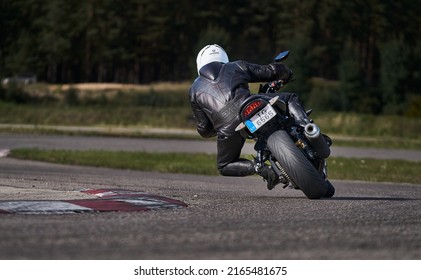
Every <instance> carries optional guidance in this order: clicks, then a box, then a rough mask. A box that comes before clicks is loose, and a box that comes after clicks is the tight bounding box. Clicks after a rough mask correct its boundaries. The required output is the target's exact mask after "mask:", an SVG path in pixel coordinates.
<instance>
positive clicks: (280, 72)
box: [270, 63, 293, 84]
mask: <svg viewBox="0 0 421 280" xmlns="http://www.w3.org/2000/svg"><path fill="white" fill-rule="evenodd" d="M270 66H272V68H273V70H275V72H276V74H277V77H276V79H277V80H282V82H283V83H284V84H287V83H288V82H290V81H291V80H292V78H293V73H292V70H291V69H289V68H288V67H287V66H286V65H285V64H282V63H272V64H270Z"/></svg>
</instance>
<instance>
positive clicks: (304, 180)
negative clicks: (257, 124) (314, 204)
mask: <svg viewBox="0 0 421 280" xmlns="http://www.w3.org/2000/svg"><path fill="white" fill-rule="evenodd" d="M267 146H268V148H269V150H270V151H271V152H272V155H273V156H274V157H275V158H276V159H277V160H278V162H279V164H280V165H281V166H282V168H283V169H284V170H285V172H286V173H287V174H288V176H289V177H290V179H291V180H292V181H293V184H295V185H296V186H297V187H299V188H300V189H301V190H302V191H303V193H304V194H305V195H306V196H307V198H309V199H318V198H321V197H325V195H326V194H327V193H328V185H327V184H326V181H325V180H324V179H323V178H322V177H321V176H320V174H319V172H318V171H317V170H316V168H314V166H313V165H312V164H311V162H310V161H308V160H307V158H306V157H305V156H304V154H303V153H302V152H301V150H300V149H299V148H298V147H297V146H295V144H294V142H293V141H292V139H291V137H290V136H289V135H288V133H287V132H286V131H284V130H278V131H275V132H274V133H273V134H272V135H271V136H269V138H268V141H267ZM332 195H333V194H332Z"/></svg>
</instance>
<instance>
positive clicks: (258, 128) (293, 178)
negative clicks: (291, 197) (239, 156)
mask: <svg viewBox="0 0 421 280" xmlns="http://www.w3.org/2000/svg"><path fill="white" fill-rule="evenodd" d="M288 55H289V51H285V52H282V53H280V54H279V55H278V56H277V57H276V58H275V62H279V61H282V60H284V59H286V58H287V57H288ZM284 85H285V82H284V81H282V80H280V81H273V82H271V83H268V84H266V85H264V86H263V85H260V90H259V93H258V94H252V95H251V96H250V97H248V98H247V99H246V100H244V101H243V102H242V104H241V105H240V107H239V117H240V120H241V121H242V122H241V123H240V125H238V127H237V128H236V131H240V133H241V135H242V136H243V137H245V138H246V139H254V140H255V146H254V149H255V150H256V152H257V154H256V156H255V162H256V165H257V166H258V167H259V166H262V165H263V164H265V162H270V165H271V168H272V169H273V170H274V171H275V173H276V174H277V175H278V176H279V178H280V181H281V183H283V184H284V188H285V187H292V188H294V189H299V190H301V191H302V192H303V193H304V194H305V195H306V196H307V198H309V199H319V198H322V197H332V196H333V195H334V193H335V188H334V187H333V185H332V184H331V183H330V182H329V180H328V179H327V163H326V159H327V158H328V157H329V155H330V146H331V145H332V140H331V139H330V138H329V137H328V136H327V135H324V134H322V133H321V131H320V128H319V127H318V126H317V125H316V124H315V123H314V122H313V120H310V119H306V122H305V123H304V124H303V123H300V124H299V123H297V122H296V120H295V119H294V117H293V116H292V115H291V114H290V113H289V110H288V106H287V104H286V103H285V101H283V100H281V99H280V98H279V95H275V94H274V93H276V92H278V91H279V90H280V89H281V88H282V87H283V86H284ZM311 112H312V110H308V111H306V112H305V115H306V116H307V117H308V116H309V115H310V113H311Z"/></svg>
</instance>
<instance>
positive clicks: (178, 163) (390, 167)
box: [9, 149, 421, 184]
mask: <svg viewBox="0 0 421 280" xmlns="http://www.w3.org/2000/svg"><path fill="white" fill-rule="evenodd" d="M9 156H10V157H13V158H19V159H29V160H39V161H46V162H53V163H61V164H73V165H84V166H97V167H108V168H119V169H133V170H144V171H157V172H170V173H188V174H202V175H217V174H218V171H217V169H216V156H215V155H209V154H181V153H145V152H115V151H68V150H40V149H15V150H12V151H11V154H10V155H9ZM328 165H329V178H330V179H337V180H362V181H373V182H397V183H403V182H405V183H414V184H420V183H421V174H420V172H419V171H420V170H421V163H420V162H410V161H403V160H377V159H350V158H330V159H329V160H328Z"/></svg>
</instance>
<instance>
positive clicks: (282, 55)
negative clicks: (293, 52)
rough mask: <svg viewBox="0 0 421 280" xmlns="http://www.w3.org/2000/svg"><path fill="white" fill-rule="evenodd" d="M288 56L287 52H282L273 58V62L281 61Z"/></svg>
mask: <svg viewBox="0 0 421 280" xmlns="http://www.w3.org/2000/svg"><path fill="white" fill-rule="evenodd" d="M288 55H289V51H283V52H281V53H280V54H278V55H277V56H276V57H275V62H279V61H282V60H284V59H286V58H287V57H288Z"/></svg>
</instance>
